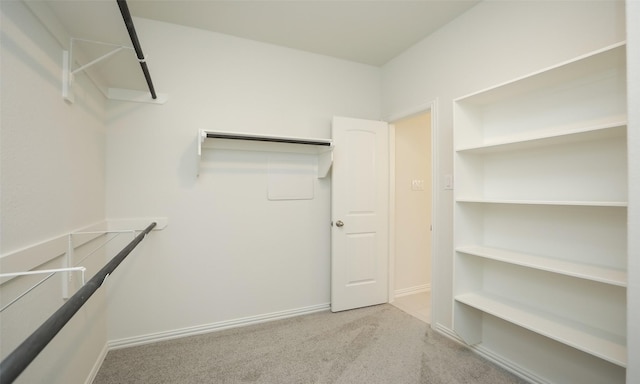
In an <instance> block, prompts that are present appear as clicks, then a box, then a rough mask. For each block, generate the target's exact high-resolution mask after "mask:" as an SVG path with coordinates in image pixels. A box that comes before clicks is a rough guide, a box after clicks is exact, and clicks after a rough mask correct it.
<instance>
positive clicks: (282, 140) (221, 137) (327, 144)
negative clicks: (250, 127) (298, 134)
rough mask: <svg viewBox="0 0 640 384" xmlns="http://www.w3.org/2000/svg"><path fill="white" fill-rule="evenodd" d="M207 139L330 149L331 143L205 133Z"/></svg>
mask: <svg viewBox="0 0 640 384" xmlns="http://www.w3.org/2000/svg"><path fill="white" fill-rule="evenodd" d="M207 138H209V139H229V140H250V141H269V142H274V143H289V144H306V145H323V146H326V147H330V146H331V143H329V142H326V141H319V140H305V139H286V138H279V137H263V136H241V135H230V134H226V133H225V134H220V133H211V132H207Z"/></svg>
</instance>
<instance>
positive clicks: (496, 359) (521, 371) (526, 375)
mask: <svg viewBox="0 0 640 384" xmlns="http://www.w3.org/2000/svg"><path fill="white" fill-rule="evenodd" d="M432 328H433V329H434V330H435V331H436V332H438V333H440V334H441V335H443V336H445V337H447V338H449V339H451V340H452V341H455V342H456V343H458V344H460V345H462V346H464V347H466V348H468V349H469V350H471V351H472V352H474V353H476V354H477V355H479V356H481V357H482V358H484V359H487V360H489V361H490V362H492V363H493V364H496V365H497V366H499V367H501V368H503V369H505V370H506V371H508V372H511V373H513V374H514V375H516V376H518V377H520V378H522V379H524V380H526V381H528V382H530V383H536V384H551V382H549V381H547V380H545V379H544V378H542V377H540V376H538V375H535V374H534V373H533V372H531V371H529V370H527V369H525V368H524V367H522V366H521V365H518V364H516V363H514V362H513V361H511V360H509V359H505V358H504V356H501V355H498V354H496V353H494V352H493V351H491V350H490V349H488V348H485V347H483V346H481V345H478V346H470V345H468V344H466V343H465V342H464V341H462V339H460V338H459V337H458V335H457V334H456V333H455V332H454V331H453V330H451V329H449V328H447V327H445V326H444V325H442V324H440V323H436V324H435V325H432Z"/></svg>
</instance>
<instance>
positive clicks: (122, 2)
mask: <svg viewBox="0 0 640 384" xmlns="http://www.w3.org/2000/svg"><path fill="white" fill-rule="evenodd" d="M117 2H118V7H120V13H122V19H123V20H124V24H125V25H126V26H127V31H129V37H130V38H131V43H132V44H133V49H134V50H135V51H136V55H137V56H138V61H139V62H140V67H141V68H142V73H144V78H145V80H147V86H148V87H149V92H151V98H152V99H154V100H155V99H157V98H158V96H157V95H156V90H155V88H154V87H153V82H152V81H151V74H150V73H149V67H147V62H146V61H145V59H144V54H143V53H142V47H141V46H140V41H139V40H138V34H137V33H136V28H135V26H134V25H133V19H132V18H131V13H130V12H129V6H128V5H127V1H126V0H117Z"/></svg>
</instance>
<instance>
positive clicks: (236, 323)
mask: <svg viewBox="0 0 640 384" xmlns="http://www.w3.org/2000/svg"><path fill="white" fill-rule="evenodd" d="M330 308H331V305H330V304H329V303H326V304H318V305H312V306H308V307H302V308H295V309H290V310H286V311H279V312H272V313H265V314H262V315H257V316H249V317H243V318H239V319H233V320H225V321H219V322H216V323H211V324H204V325H198V326H195V327H187V328H181V329H175V330H171V331H164V332H157V333H151V334H147V335H142V336H134V337H127V338H123V339H118V340H111V341H109V342H108V343H107V345H108V348H109V350H113V349H120V348H127V347H134V346H137V345H144V344H150V343H155V342H158V341H165V340H171V339H177V338H181V337H186V336H194V335H200V334H204V333H209V332H214V331H222V330H224V329H229V328H237V327H244V326H247V325H253V324H260V323H264V322H267V321H273V320H282V319H286V318H289V317H294V316H301V315H307V314H310V313H315V312H321V311H326V310H329V309H330Z"/></svg>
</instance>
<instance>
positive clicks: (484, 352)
mask: <svg viewBox="0 0 640 384" xmlns="http://www.w3.org/2000/svg"><path fill="white" fill-rule="evenodd" d="M469 349H471V350H472V351H473V352H475V353H476V354H478V355H479V356H482V357H483V358H485V359H487V360H489V361H491V362H492V363H494V364H496V365H498V366H499V367H501V368H504V369H505V370H506V371H509V372H511V373H513V374H514V375H516V376H518V377H520V378H522V379H524V380H526V381H528V382H530V383H535V384H552V383H551V382H550V381H548V380H545V379H544V378H542V377H540V376H538V375H536V374H534V373H533V372H531V371H529V370H527V369H525V368H524V367H522V366H521V365H518V364H516V363H514V362H513V361H511V360H509V359H505V358H504V356H501V355H498V354H496V353H494V352H493V351H492V350H490V349H488V348H485V347H483V346H481V345H479V346H475V347H469Z"/></svg>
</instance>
